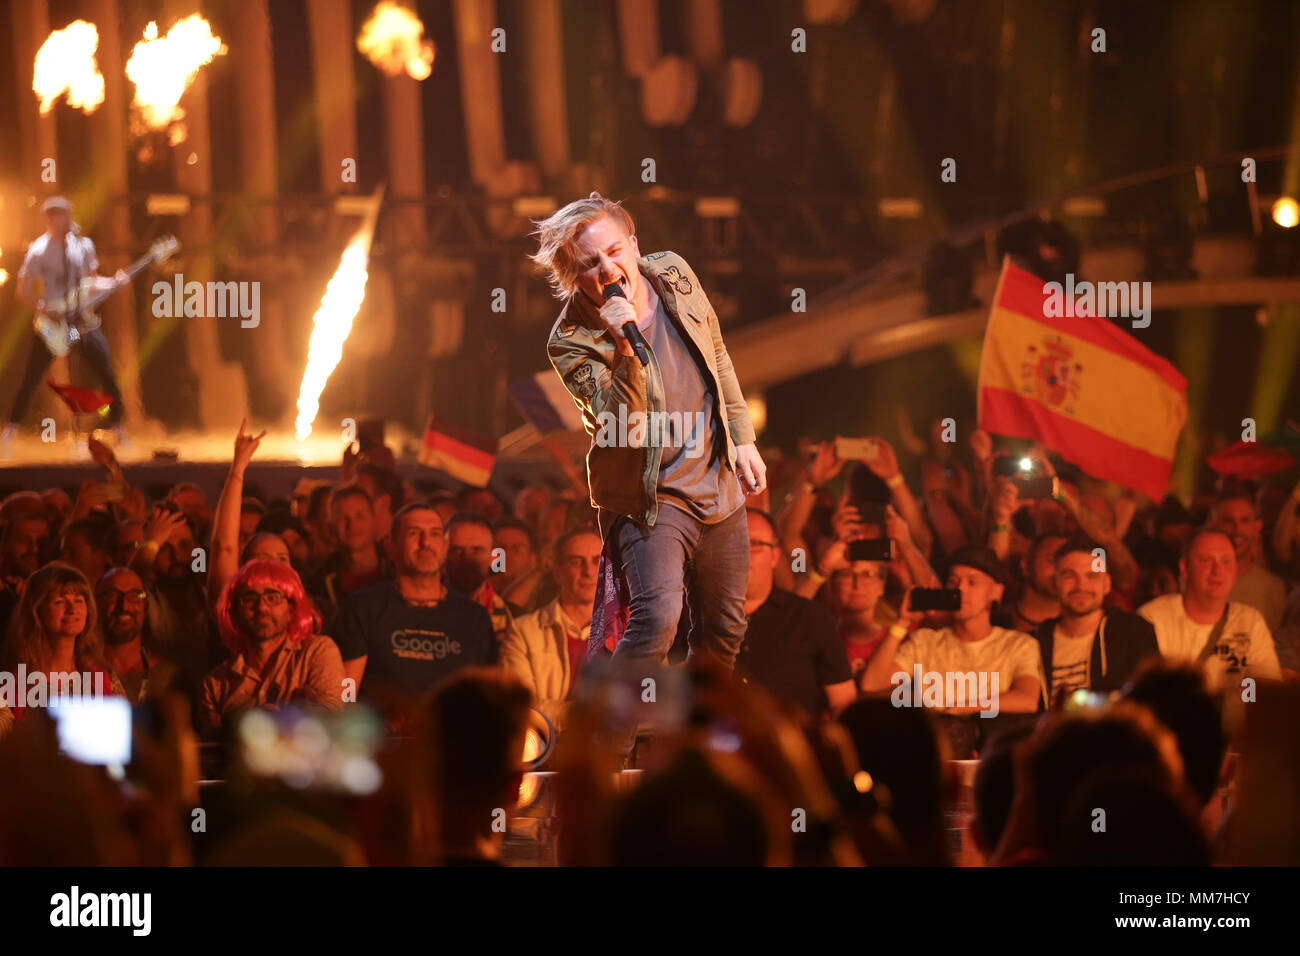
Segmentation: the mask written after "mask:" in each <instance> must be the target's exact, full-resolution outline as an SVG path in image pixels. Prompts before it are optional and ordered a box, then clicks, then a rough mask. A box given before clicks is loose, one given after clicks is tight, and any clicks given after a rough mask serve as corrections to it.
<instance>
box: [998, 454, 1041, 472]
mask: <svg viewBox="0 0 1300 956" xmlns="http://www.w3.org/2000/svg"><path fill="white" fill-rule="evenodd" d="M1026 462H1028V463H1029V467H1028V468H1026V467H1025V464H1026ZM1033 470H1034V469H1033V461H1032V459H1029V458H1026V457H1025V456H1024V455H999V456H998V457H997V458H994V459H993V475H994V477H996V478H1023V477H1024V476H1025V475H1027V474H1031V473H1032V472H1033Z"/></svg>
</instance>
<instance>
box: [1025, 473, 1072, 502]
mask: <svg viewBox="0 0 1300 956" xmlns="http://www.w3.org/2000/svg"><path fill="white" fill-rule="evenodd" d="M1015 484H1016V488H1017V489H1018V490H1019V492H1020V497H1021V498H1055V497H1056V495H1057V494H1058V493H1059V492H1060V489H1061V482H1060V480H1059V479H1058V478H1056V477H1055V476H1048V475H1035V476H1030V477H1021V478H1017V479H1016V482H1015Z"/></svg>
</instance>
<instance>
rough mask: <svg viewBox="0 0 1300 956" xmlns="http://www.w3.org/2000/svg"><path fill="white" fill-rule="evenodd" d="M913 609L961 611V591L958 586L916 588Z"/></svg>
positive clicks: (913, 594)
mask: <svg viewBox="0 0 1300 956" xmlns="http://www.w3.org/2000/svg"><path fill="white" fill-rule="evenodd" d="M912 610H913V611H960V610H961V592H960V591H958V590H957V589H956V588H915V589H914V590H913V591H912Z"/></svg>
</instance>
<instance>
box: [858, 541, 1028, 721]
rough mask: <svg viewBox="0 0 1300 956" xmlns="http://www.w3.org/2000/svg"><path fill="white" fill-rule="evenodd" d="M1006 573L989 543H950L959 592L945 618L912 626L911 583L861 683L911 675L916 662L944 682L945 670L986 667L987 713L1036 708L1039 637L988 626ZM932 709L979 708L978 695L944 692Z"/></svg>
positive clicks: (874, 686)
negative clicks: (964, 699)
mask: <svg viewBox="0 0 1300 956" xmlns="http://www.w3.org/2000/svg"><path fill="white" fill-rule="evenodd" d="M1005 580H1006V574H1005V571H1004V569H1003V567H1002V563H1001V562H1000V561H998V559H997V556H996V555H995V554H994V553H993V552H992V551H991V550H989V549H988V548H978V547H972V546H969V545H968V546H964V547H961V548H958V549H957V550H956V551H954V552H953V554H952V558H951V561H950V562H949V568H948V582H947V583H948V588H949V589H950V590H953V591H956V592H958V594H960V601H959V604H958V607H957V608H956V609H954V610H953V611H952V623H951V625H949V626H945V627H941V628H938V629H932V628H919V629H916V630H912V629H913V628H916V627H917V625H918V624H920V623H921V620H922V618H923V612H922V611H921V610H919V609H916V608H915V607H914V606H913V598H914V597H919V596H920V594H923V593H925V592H924V591H921V590H920V589H917V588H912V589H910V590H909V591H908V592H907V596H906V597H905V598H904V601H903V609H902V611H901V613H900V614H899V620H898V623H897V624H895V625H894V626H893V627H891V628H890V629H889V634H888V635H887V636H886V637H885V639H884V640H883V641H881V642H880V645H879V646H878V647H877V648H876V651H875V653H874V654H872V655H871V660H869V661H868V662H867V667H866V670H865V671H864V672H863V675H862V689H863V691H864V692H867V693H878V692H883V691H889V690H892V689H893V688H894V687H896V686H898V684H899V683H900V680H902V679H903V678H905V679H906V680H908V681H911V680H913V672H914V669H915V668H917V667H919V668H920V670H921V672H922V674H927V675H928V674H939V675H941V676H942V677H943V678H944V684H945V685H947V684H948V683H949V681H948V679H947V678H948V675H950V674H968V673H974V674H976V675H977V676H979V675H987V678H984V679H981V680H980V682H979V683H980V685H981V686H987V687H989V688H991V689H992V694H991V696H992V697H993V703H992V706H991V707H989V708H988V710H989V712H990V714H991V715H996V714H998V713H1010V714H1032V713H1034V712H1035V711H1037V710H1038V706H1039V703H1040V702H1041V701H1042V698H1043V687H1044V682H1043V678H1042V663H1041V660H1040V657H1039V651H1038V644H1037V643H1036V642H1035V641H1034V639H1033V638H1032V637H1030V636H1029V635H1028V634H1021V633H1020V632H1019V631H1011V630H1007V629H1006V628H1001V627H994V626H993V624H992V622H991V621H990V620H989V612H990V610H991V609H992V607H993V605H994V604H995V603H996V602H997V601H999V600H1001V598H1002V592H1003V587H1004V582H1005ZM918 592H920V594H919V593H918ZM909 631H910V632H911V633H910V634H909ZM900 674H901V675H903V677H902V678H900V677H899V676H898V675H900ZM939 709H940V710H942V711H943V712H944V713H947V714H950V715H953V716H958V717H961V716H974V715H977V714H979V713H980V712H981V710H982V708H981V707H980V706H979V704H978V702H977V703H975V704H974V705H972V704H970V703H965V704H963V705H958V704H957V703H956V702H954V701H950V700H945V701H944V706H943V707H941V708H939Z"/></svg>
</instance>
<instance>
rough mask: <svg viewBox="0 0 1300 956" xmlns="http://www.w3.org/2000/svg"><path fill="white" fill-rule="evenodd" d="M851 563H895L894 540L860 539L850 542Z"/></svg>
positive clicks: (849, 556)
mask: <svg viewBox="0 0 1300 956" xmlns="http://www.w3.org/2000/svg"><path fill="white" fill-rule="evenodd" d="M848 559H849V560H850V561H893V560H894V539H893V538H858V539H857V540H856V541H850V542H849V547H848Z"/></svg>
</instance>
